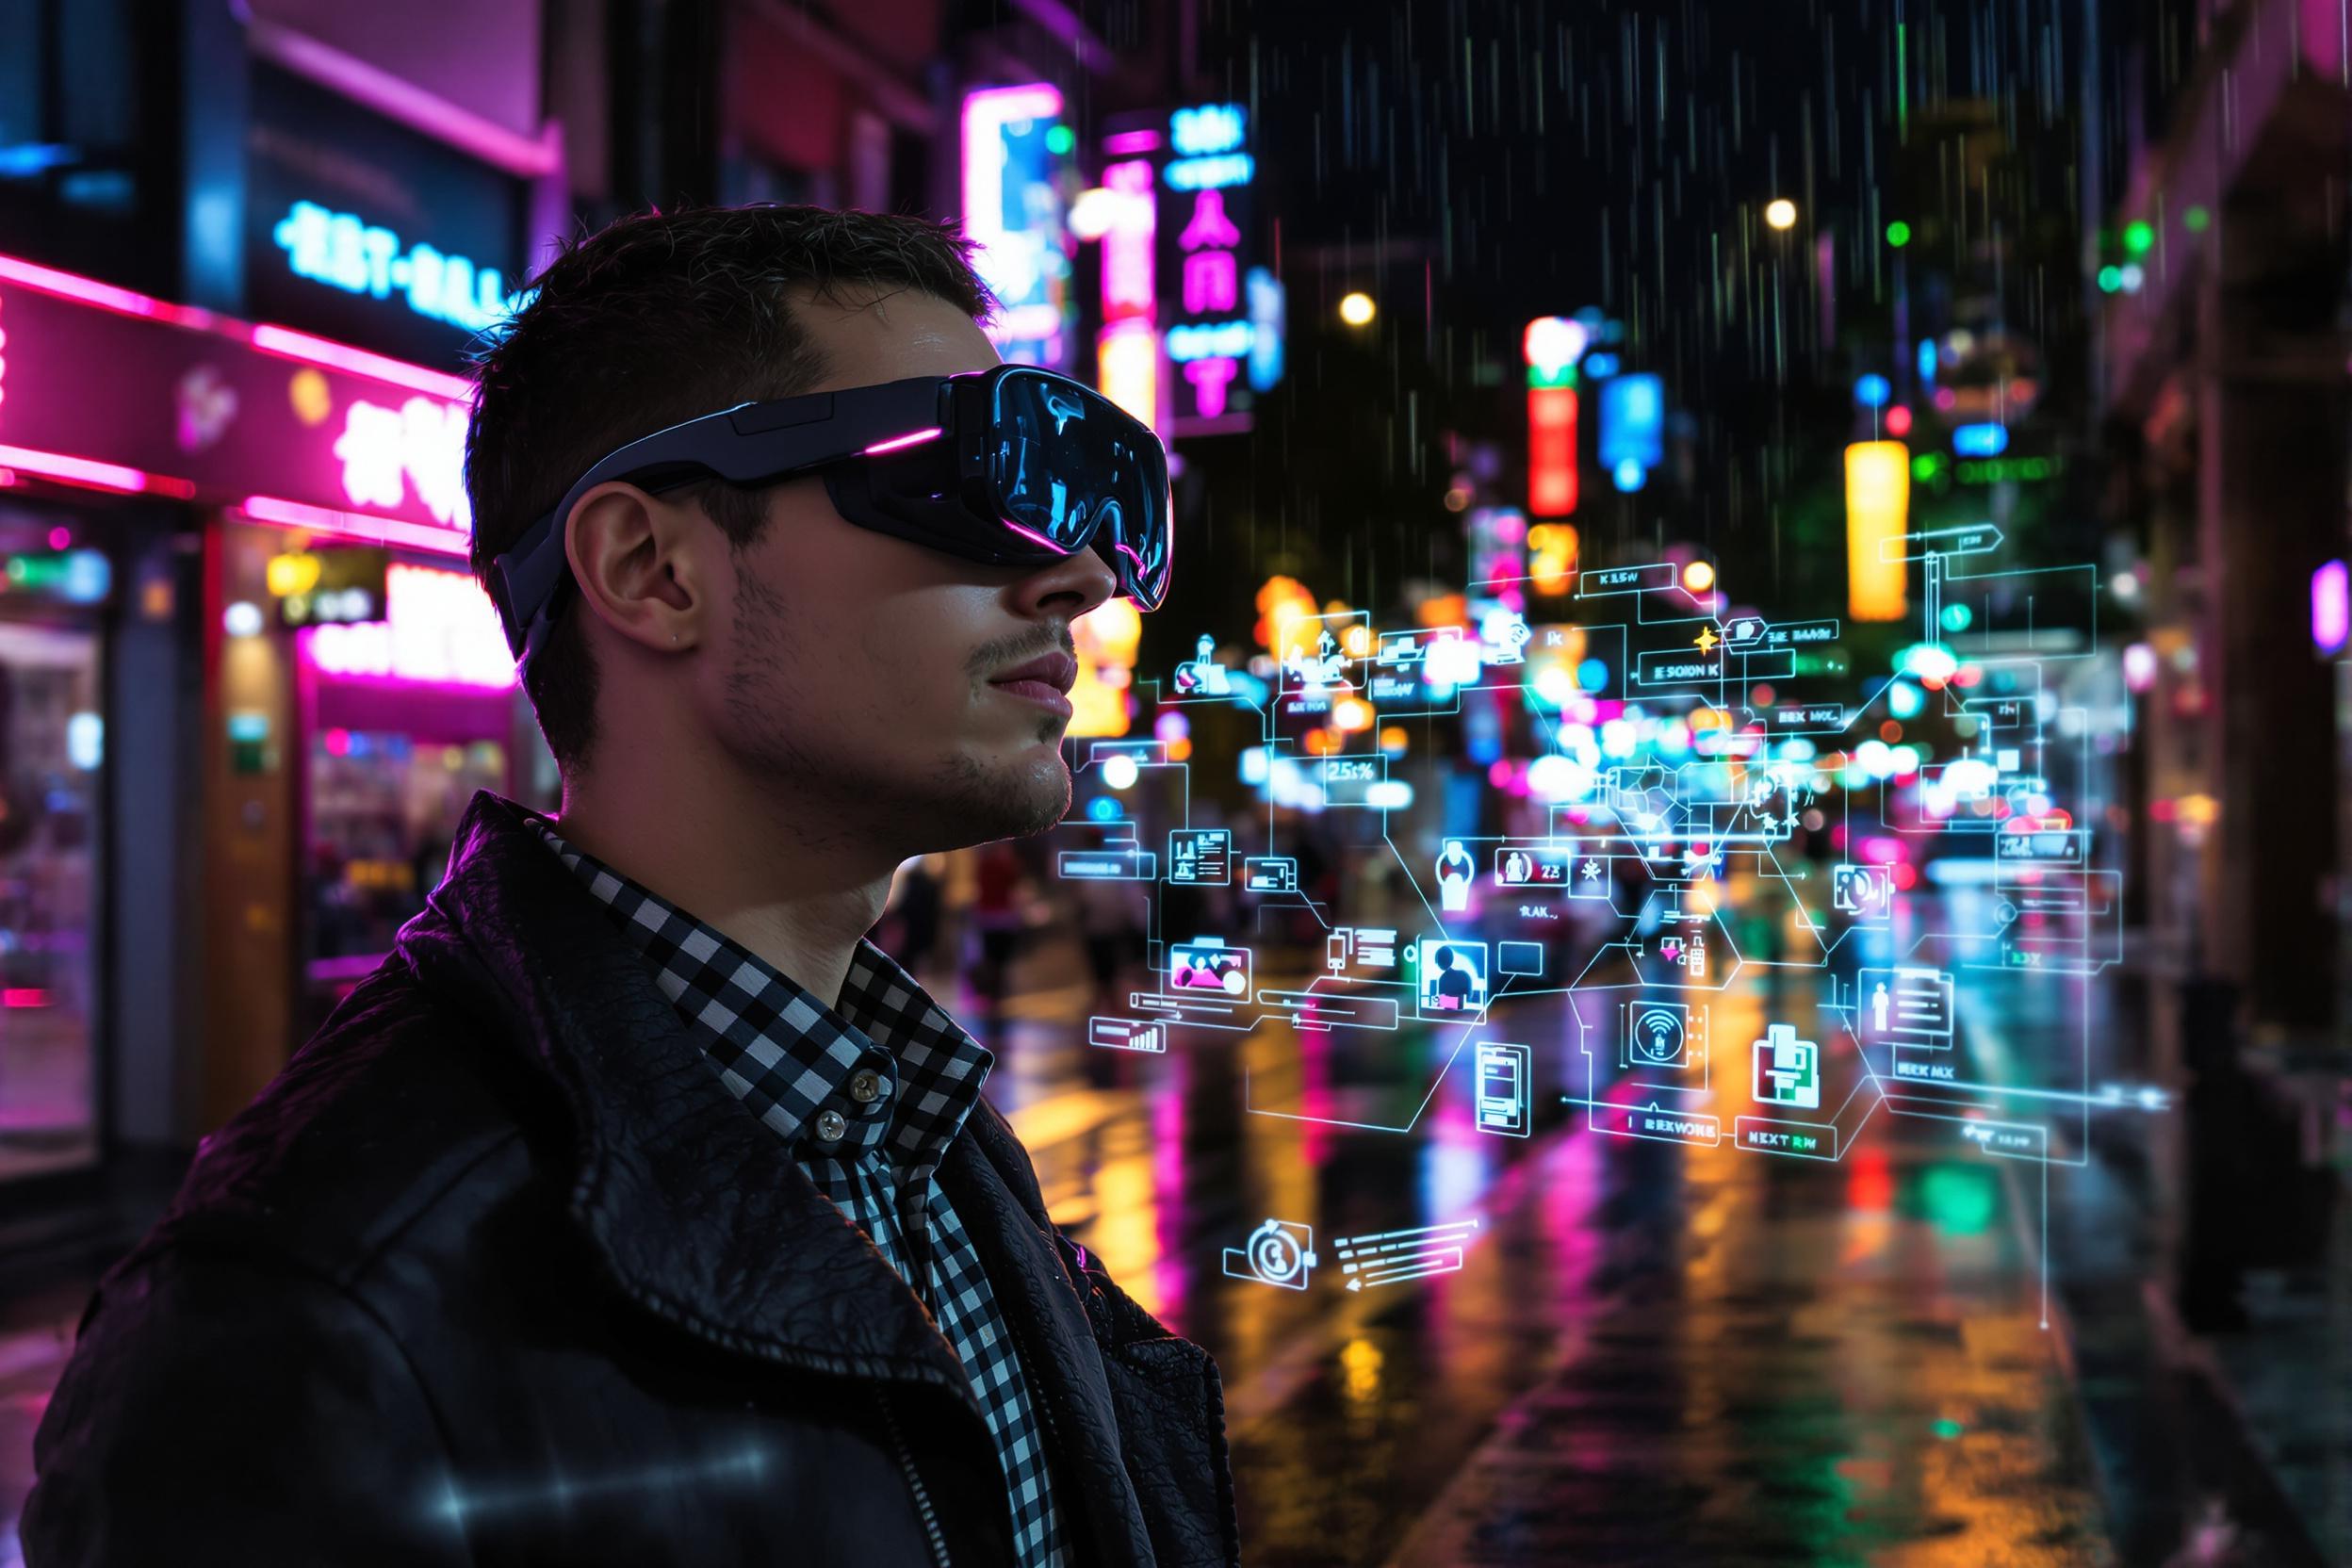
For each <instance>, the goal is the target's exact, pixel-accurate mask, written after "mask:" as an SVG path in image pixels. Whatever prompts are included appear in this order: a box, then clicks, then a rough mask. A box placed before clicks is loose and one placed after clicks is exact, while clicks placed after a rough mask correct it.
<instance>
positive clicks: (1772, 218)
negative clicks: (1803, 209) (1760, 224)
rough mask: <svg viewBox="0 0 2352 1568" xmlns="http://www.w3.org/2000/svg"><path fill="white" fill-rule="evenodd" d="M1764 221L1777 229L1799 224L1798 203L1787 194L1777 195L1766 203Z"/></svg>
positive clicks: (1791, 227)
mask: <svg viewBox="0 0 2352 1568" xmlns="http://www.w3.org/2000/svg"><path fill="white" fill-rule="evenodd" d="M1764 221H1765V222H1767V223H1770V224H1771V225H1772V227H1773V228H1776V229H1793V228H1795V227H1796V226H1797V204H1796V203H1794V202H1792V201H1790V200H1789V198H1788V197H1786V196H1776V197H1774V198H1772V200H1771V201H1769V202H1767V203H1765V204H1764Z"/></svg>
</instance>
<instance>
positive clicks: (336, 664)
mask: <svg viewBox="0 0 2352 1568" xmlns="http://www.w3.org/2000/svg"><path fill="white" fill-rule="evenodd" d="M297 636H298V637H299V639H300V641H301V645H302V653H303V656H304V657H305V658H307V659H308V660H309V661H310V662H311V663H312V665H313V666H315V667H316V668H317V669H319V671H320V672H321V673H323V674H326V675H332V676H340V677H342V678H346V679H351V678H357V679H362V680H384V681H397V682H401V683H404V684H405V683H415V682H422V683H425V684H429V685H434V686H472V687H479V688H482V689H486V690H496V689H499V688H503V687H509V686H512V685H514V684H515V659H514V656H513V655H512V654H511V653H509V652H508V651H507V646H506V634H505V633H504V632H503V631H502V630H500V629H499V627H498V612H497V611H496V610H495V609H493V608H492V607H491V604H490V597H489V596H488V595H486V594H484V593H483V592H482V585H481V584H480V583H478V582H476V581H475V580H474V578H473V575H472V574H471V573H469V572H446V571H443V570H441V569H440V568H438V567H435V566H410V565H405V564H401V563H399V562H395V563H393V564H391V565H390V566H388V567H386V568H385V569H384V619H383V620H381V621H363V622H359V623H357V624H354V625H350V626H319V627H311V628H308V629H305V630H303V631H302V632H300V633H298V634H297Z"/></svg>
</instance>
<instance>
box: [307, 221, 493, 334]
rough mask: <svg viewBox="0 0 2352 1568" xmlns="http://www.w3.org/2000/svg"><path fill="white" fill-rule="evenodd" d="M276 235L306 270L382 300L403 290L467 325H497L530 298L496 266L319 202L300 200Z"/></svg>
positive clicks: (414, 302)
mask: <svg viewBox="0 0 2352 1568" xmlns="http://www.w3.org/2000/svg"><path fill="white" fill-rule="evenodd" d="M270 237H271V238H272V239H274V240H275V241H276V242H277V246H278V249H279V250H281V251H284V252H285V253H286V265H287V266H288V267H289V268H290V269H291V270H292V271H293V273H294V275H295V276H296V277H298V278H308V279H310V280H311V281H312V282H314V283H322V284H325V285H327V286H329V287H331V288H339V289H341V290H343V291H344V292H345V293H347V294H365V295H368V297H369V298H371V299H377V300H388V299H390V298H392V297H393V296H394V295H395V294H398V295H399V296H400V298H402V299H404V300H406V301H407V302H408V308H409V309H411V310H413V311H415V312H416V313H417V315H419V316H423V317H426V318H429V319H432V320H435V321H447V322H449V324H450V325H451V326H454V327H462V328H464V329H465V330H466V331H467V332H480V331H482V329H483V328H485V327H490V326H495V325H497V324H498V322H500V321H502V320H504V319H506V318H507V317H509V316H511V315H513V314H514V313H515V311H516V310H517V309H519V308H520V307H521V305H522V299H521V297H520V296H519V295H511V294H509V293H508V292H507V291H506V282H505V280H504V279H503V278H502V277H500V276H499V273H498V269H497V268H495V267H483V266H481V265H479V264H478V263H476V262H475V261H474V260H473V259H472V258H470V257H467V256H459V255H449V254H447V253H443V252H441V251H438V250H435V249H434V248H433V246H431V245H427V244H425V243H424V242H423V241H421V240H420V241H418V242H417V243H416V244H413V245H405V246H404V245H402V244H401V243H400V236H399V235H397V234H395V233H393V232H392V231H391V230H390V229H387V228H384V227H383V226H382V225H380V224H375V223H369V222H368V221H365V220H363V219H361V218H359V217H357V216H355V215H353V214H351V213H348V212H330V211H328V210H327V209H326V208H325V207H322V206H320V205H319V204H318V203H316V202H297V203H295V204H294V205H293V206H292V207H291V208H290V209H289V210H288V211H287V213H286V216H285V217H284V218H282V219H280V220H279V221H278V224H277V226H276V227H275V228H274V229H272V230H271V231H270Z"/></svg>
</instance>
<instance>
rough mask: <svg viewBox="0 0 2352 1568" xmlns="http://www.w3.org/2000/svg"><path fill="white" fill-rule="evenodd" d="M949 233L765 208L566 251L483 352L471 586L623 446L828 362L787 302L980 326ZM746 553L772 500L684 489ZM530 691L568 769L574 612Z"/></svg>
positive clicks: (978, 301)
mask: <svg viewBox="0 0 2352 1568" xmlns="http://www.w3.org/2000/svg"><path fill="white" fill-rule="evenodd" d="M974 248H975V247H974V242H973V241H972V240H969V239H966V238H965V237H963V236H962V235H961V234H960V233H959V232H958V231H957V230H956V227H955V226H954V225H953V224H948V223H939V222H933V221H929V220H927V219H923V218H914V217H905V216H899V215H895V214H890V213H876V212H837V211H834V210H833V209H831V208H828V207H815V206H781V205H775V204H760V205H756V206H741V207H689V208H681V209H679V210H678V211H674V212H647V213H641V214H638V215H635V216H633V217H629V218H624V219H621V220H620V221H617V222H614V223H612V224H610V225H608V226H607V227H605V228H603V229H600V230H598V231H597V232H596V233H595V234H593V235H588V236H586V237H582V238H579V239H576V240H573V241H570V242H568V243H566V244H565V245H564V249H563V251H562V253H560V254H558V255H557V257H556V258H555V260H554V261H552V262H550V263H549V264H548V265H547V270H545V271H543V272H541V273H540V274H539V276H538V277H536V278H534V279H533V280H531V285H530V286H531V289H532V290H534V291H535V292H534V293H533V294H532V296H531V302H530V303H529V304H527V305H526V306H525V307H524V308H523V309H522V310H521V311H519V312H517V313H516V314H515V317H514V318H513V319H512V320H511V321H509V322H507V323H505V324H503V325H502V327H501V328H500V329H499V330H498V332H497V333H496V334H495V335H493V336H492V337H491V338H490V339H489V340H487V341H486V342H485V343H483V345H482V347H481V348H480V349H479V350H478V351H477V352H476V353H475V355H474V375H475V381H476V384H477V385H476V394H475V399H474V413H473V421H472V423H471V425H470V426H469V427H468V429H467V431H466V493H467V496H468V497H469V498H470V499H471V500H472V502H473V508H474V536H473V547H472V564H473V569H474V575H475V576H476V577H477V578H478V579H484V580H486V577H485V574H486V573H487V572H488V570H489V567H490V564H491V563H492V562H493V561H495V560H496V559H497V558H498V555H499V554H500V553H502V552H503V551H505V550H507V549H508V548H510V547H512V546H513V545H514V543H515V540H516V539H517V538H519V537H520V536H521V534H522V532H523V531H524V530H525V529H527V528H529V527H530V526H531V523H532V522H533V521H534V520H536V519H537V518H538V517H539V516H540V515H542V514H544V513H545V512H547V509H548V508H550V507H552V506H554V505H555V504H556V503H558V502H559V501H561V500H562V499H563V498H564V492H565V491H566V490H568V489H570V488H571V486H572V485H573V483H574V482H577V481H578V480H579V478H580V475H581V474H583V473H585V472H587V471H588V469H589V467H590V466H593V465H594V464H595V463H596V460H597V459H598V458H601V457H603V456H604V455H605V454H606V453H607V452H609V451H612V450H613V449H614V448H616V447H619V446H622V445H624V444H626V443H628V442H629V441H633V440H635V439H636V438H637V437H639V436H641V435H647V434H650V433H653V432H654V431H657V430H661V429H662V428H664V427H665V426H668V425H674V424H677V423H678V422H679V421H680V420H683V419H691V418H694V417H696V416H698V415H703V414H709V413H711V411H712V410H714V409H720V408H725V407H727V406H728V405H729V404H731V403H738V402H743V401H747V400H767V399H774V398H789V397H791V396H792V395H793V394H794V393H797V392H801V391H805V390H807V389H808V388H809V386H812V385H814V384H816V383H817V382H818V381H820V380H821V379H823V378H824V377H825V375H826V374H828V373H829V372H830V369H831V367H830V366H828V365H827V364H826V363H825V356H824V354H823V352H822V351H821V350H820V349H819V348H818V347H817V345H816V344H815V343H814V342H813V341H812V340H811V339H810V338H809V335H808V333H807V331H806V330H805V329H804V328H803V327H802V326H801V325H800V323H799V322H797V321H795V320H794V319H792V313H791V311H790V310H789V309H788V308H787V307H786V304H785V301H784V295H785V292H786V290H788V289H791V288H792V287H795V286H805V287H809V288H812V289H814V290H815V292H816V293H817V294H818V295H819V296H821V297H827V298H829V297H832V290H833V289H834V288H835V287H836V286H840V285H852V286H884V287H891V288H900V289H906V288H911V289H918V290H921V291H922V292H923V293H927V294H932V295H936V296H937V297H939V299H942V300H945V301H947V302H949V303H951V304H954V305H955V306H956V308H958V309H960V310H963V311H965V312H967V313H969V314H970V315H971V316H972V318H973V319H975V320H985V319H988V317H989V316H990V315H991V314H993V312H994V310H995V308H996V301H995V299H994V297H993V296H992V295H990V293H989V292H988V286H987V285H986V284H985V283H983V282H982V281H981V280H980V277H979V275H978V274H977V273H976V272H975V271H974V270H973V269H972V251H973V249H974ZM688 494H691V495H693V496H694V498H695V499H696V500H697V501H698V502H699V503H700V505H701V506H702V508H703V510H704V511H705V512H706V513H708V514H709V515H710V516H711V521H713V522H715V523H717V524H718V525H719V527H720V529H721V530H723V531H725V532H726V534H727V538H728V540H729V541H730V542H731V543H732V544H733V545H734V546H735V547H737V548H739V549H740V548H742V547H745V546H747V545H749V544H751V543H752V542H753V541H754V540H755V539H757V538H758V537H759V534H760V527H761V525H762V523H763V522H764V521H765V520H766V515H767V500H766V496H765V493H764V492H763V491H761V490H760V489H757V488H743V487H738V486H734V485H730V484H727V483H724V482H719V481H711V482H707V483H705V484H703V485H700V486H698V487H697V488H696V489H695V490H694V491H692V492H688ZM524 690H525V692H526V693H527V694H529V696H530V698H531V708H532V710H533V711H535V712H537V714H538V716H539V729H540V733H542V734H543V735H545V736H546V737H547V749H548V750H549V751H551V752H553V753H554V755H555V759H556V761H557V763H558V764H559V765H560V766H561V767H562V768H563V769H564V772H565V773H566V774H569V773H571V772H572V771H573V770H574V769H576V768H577V767H579V766H580V765H581V764H582V763H584V762H585V761H586V760H587V758H588V755H589V753H590V751H591V749H592V748H593V747H594V745H595V743H596V665H595V662H594V661H593V660H592V659H591V658H590V657H589V652H588V643H587V639H586V637H585V636H584V635H583V633H582V631H581V629H580V616H579V615H578V614H577V613H573V614H567V615H565V616H564V617H563V618H562V619H561V620H559V621H558V622H557V624H556V626H555V628H554V629H553V631H552V633H551V634H550V636H549V638H548V641H547V645H546V646H545V647H544V648H543V649H542V650H541V652H540V654H539V655H538V657H537V658H535V659H533V660H532V661H531V669H530V672H529V674H528V675H527V676H526V677H525V678H524Z"/></svg>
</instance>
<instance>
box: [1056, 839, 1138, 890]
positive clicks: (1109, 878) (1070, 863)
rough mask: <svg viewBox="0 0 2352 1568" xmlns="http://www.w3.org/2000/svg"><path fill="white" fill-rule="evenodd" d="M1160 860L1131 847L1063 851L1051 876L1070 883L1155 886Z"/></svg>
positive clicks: (1057, 856) (1129, 845)
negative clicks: (1153, 883) (1149, 884)
mask: <svg viewBox="0 0 2352 1568" xmlns="http://www.w3.org/2000/svg"><path fill="white" fill-rule="evenodd" d="M1159 867H1160V858H1159V857H1158V856H1156V855H1154V854H1152V852H1151V851H1150V850H1148V849H1137V848H1135V846H1134V845H1133V844H1105V845H1103V847H1102V848H1101V849H1065V850H1062V851H1060V852H1059V853H1058V854H1057V855H1055V856H1054V874H1055V875H1057V876H1059V877H1061V878H1062V879H1063V880H1065V881H1070V882H1156V881H1157V880H1159Z"/></svg>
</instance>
